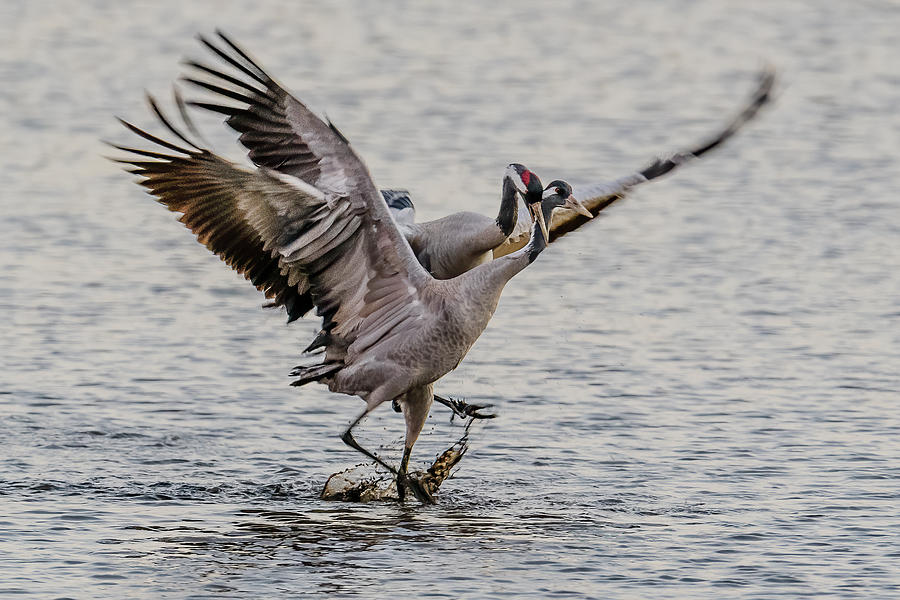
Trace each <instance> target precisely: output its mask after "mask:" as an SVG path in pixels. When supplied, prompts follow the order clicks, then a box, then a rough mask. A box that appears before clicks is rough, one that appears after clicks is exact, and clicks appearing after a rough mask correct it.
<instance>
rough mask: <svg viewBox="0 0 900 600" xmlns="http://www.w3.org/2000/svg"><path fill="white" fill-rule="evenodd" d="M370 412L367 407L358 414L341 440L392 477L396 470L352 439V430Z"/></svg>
mask: <svg viewBox="0 0 900 600" xmlns="http://www.w3.org/2000/svg"><path fill="white" fill-rule="evenodd" d="M371 410H372V409H370V408H369V407H368V406H367V407H366V410H364V411H362V412H361V413H360V414H359V416H358V417H356V419H354V420H353V422H352V423H350V427H348V428H347V431H345V432H344V433H343V434H342V435H341V440H343V442H344V443H345V444H347V445H348V446H350V447H351V448H353V449H354V450H356V451H357V452H362V453H363V454H365V455H366V456H368V457H369V458H371V459H372V460H374V461H375V462H377V463H378V464H379V465H381V466H382V467H384V468H385V469H387V470H388V471H390V472H391V473H393V474H394V475H396V474H397V469H395V468H394V467H392V466H391V465H389V464H387V463H386V462H384V461H383V460H381V459H380V458H378V457H377V456H375V455H374V454H372V453H371V452H369V451H368V450H366V449H365V448H363V447H362V446H360V445H359V442H357V441H356V438H354V437H353V428H354V427H356V426H357V425H359V422H360V421H362V420H363V419H364V418H365V417H366V415H368V414H369V412H370V411H371Z"/></svg>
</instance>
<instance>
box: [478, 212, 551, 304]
mask: <svg viewBox="0 0 900 600" xmlns="http://www.w3.org/2000/svg"><path fill="white" fill-rule="evenodd" d="M541 210H542V211H543V213H544V220H545V222H546V223H547V224H548V225H549V224H550V217H551V216H552V213H553V207H552V206H542V207H541ZM546 247H547V240H546V239H544V233H543V232H542V231H541V226H540V224H539V223H538V222H537V221H535V222H534V224H533V225H532V226H531V239H530V240H529V242H528V244H527V245H526V246H525V247H524V248H520V249H519V250H516V251H515V252H511V253H510V254H507V255H506V256H504V257H502V258H498V259H496V260H492V261H490V262H488V263H485V264H483V265H481V266H480V267H478V269H479V270H482V269H483V270H484V271H485V272H486V273H487V272H489V273H490V276H489V277H488V279H490V280H491V281H493V282H494V284H495V285H499V286H500V287H501V289H502V286H504V285H506V282H507V281H509V280H510V279H512V278H513V277H514V276H515V275H516V274H517V273H518V272H519V271H521V270H522V269H524V268H525V267H527V266H528V265H530V264H531V263H532V262H534V259H536V258H537V257H538V255H539V254H540V253H541V252H543V251H544V248H546Z"/></svg>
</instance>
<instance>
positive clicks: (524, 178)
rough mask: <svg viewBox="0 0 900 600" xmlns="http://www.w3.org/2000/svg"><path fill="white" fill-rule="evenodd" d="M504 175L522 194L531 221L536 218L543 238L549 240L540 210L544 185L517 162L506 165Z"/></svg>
mask: <svg viewBox="0 0 900 600" xmlns="http://www.w3.org/2000/svg"><path fill="white" fill-rule="evenodd" d="M505 177H507V178H509V180H510V181H512V183H513V185H515V186H516V190H518V192H519V194H521V195H522V199H523V200H524V201H525V206H527V207H528V213H529V214H530V215H531V222H532V223H534V221H535V220H537V221H538V224H539V225H540V226H541V231H542V232H543V233H544V239H548V240H549V239H550V235H549V233H548V232H547V223H546V222H544V215H543V213H542V212H541V200H542V199H543V198H542V196H543V193H544V186H543V184H542V183H541V180H540V178H539V177H538V176H537V175H535V174H534V173H532V172H531V171H529V170H528V168H527V167H526V166H525V165H520V164H519V163H512V164H511V165H509V166H508V167H506V175H505Z"/></svg>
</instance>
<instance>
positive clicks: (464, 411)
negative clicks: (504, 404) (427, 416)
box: [434, 394, 497, 419]
mask: <svg viewBox="0 0 900 600" xmlns="http://www.w3.org/2000/svg"><path fill="white" fill-rule="evenodd" d="M434 399H435V400H437V401H438V402H440V403H441V404H443V405H444V406H446V407H447V408H449V409H450V410H452V411H453V415H454V416H457V417H459V418H461V419H470V418H471V419H493V418H494V417H496V416H497V414H496V413H487V414H484V413H481V412H479V411H480V410H483V409H485V408H491V407H492V406H493V404H468V403H467V402H465V401H463V400H459V399H457V398H450V399H447V398H444V397H443V396H438V395H437V394H435V395H434ZM451 419H452V417H451Z"/></svg>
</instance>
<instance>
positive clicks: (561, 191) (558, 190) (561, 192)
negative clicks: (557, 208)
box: [556, 187, 566, 196]
mask: <svg viewBox="0 0 900 600" xmlns="http://www.w3.org/2000/svg"><path fill="white" fill-rule="evenodd" d="M556 193H557V194H559V195H560V196H565V195H566V191H565V190H564V189H562V188H561V187H558V188H556Z"/></svg>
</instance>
